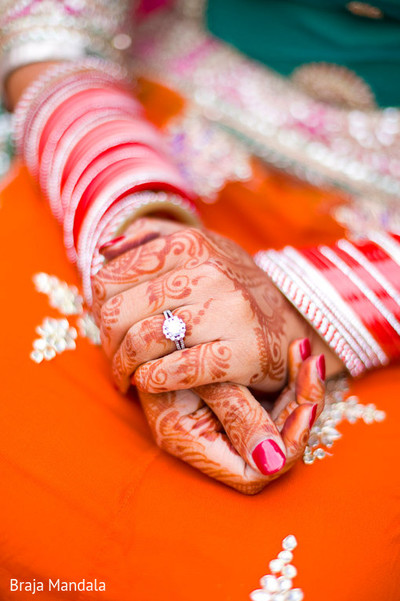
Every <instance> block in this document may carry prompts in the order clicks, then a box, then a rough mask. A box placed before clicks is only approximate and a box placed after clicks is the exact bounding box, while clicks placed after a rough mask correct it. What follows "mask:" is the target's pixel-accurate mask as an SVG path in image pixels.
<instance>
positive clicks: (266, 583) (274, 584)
mask: <svg viewBox="0 0 400 601" xmlns="http://www.w3.org/2000/svg"><path fill="white" fill-rule="evenodd" d="M260 584H261V586H262V587H263V589H265V590H266V591H268V592H269V593H276V592H277V591H278V589H279V586H278V579H277V578H276V577H275V576H272V575H271V574H268V575H267V576H263V577H262V578H261V580H260Z"/></svg>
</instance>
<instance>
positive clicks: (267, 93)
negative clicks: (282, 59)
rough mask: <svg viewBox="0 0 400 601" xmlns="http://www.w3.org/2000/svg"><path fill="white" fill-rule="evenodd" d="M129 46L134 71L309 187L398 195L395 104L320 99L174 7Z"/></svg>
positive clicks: (399, 127)
mask: <svg viewBox="0 0 400 601" xmlns="http://www.w3.org/2000/svg"><path fill="white" fill-rule="evenodd" d="M149 40H151V42H150V43H149ZM134 46H135V47H134V48H133V49H132V53H133V57H134V60H135V64H136V67H135V69H136V70H137V72H138V73H140V74H146V76H148V77H149V78H153V77H154V78H155V79H157V80H159V81H161V82H163V83H165V84H166V85H170V86H173V87H174V88H176V89H178V90H179V91H180V92H181V93H182V94H183V96H185V98H187V99H189V100H190V101H191V102H192V103H193V105H194V106H195V107H196V109H197V110H199V111H200V112H202V114H203V115H204V116H205V117H207V118H208V119H209V120H210V121H213V122H215V123H218V125H219V126H221V125H222V126H224V127H225V128H226V129H227V130H229V131H231V132H232V133H234V134H235V135H236V136H237V137H238V138H239V139H240V140H242V141H243V142H246V143H247V145H248V149H249V151H250V152H251V153H253V154H256V155H257V156H259V157H260V158H262V159H264V160H266V161H267V162H269V163H271V164H273V165H275V166H276V167H278V168H281V169H285V170H289V171H291V172H293V173H294V174H296V175H298V176H300V177H302V178H304V179H306V180H307V181H309V182H311V183H312V184H316V185H321V184H328V185H331V184H334V185H336V186H339V187H341V188H343V189H345V190H350V192H351V193H352V194H354V195H357V196H359V195H362V194H368V196H369V197H371V196H374V197H376V198H379V199H380V200H381V201H383V202H387V201H389V200H394V199H397V197H398V195H399V193H400V163H399V161H398V160H397V157H396V149H397V148H398V146H399V140H400V112H399V111H398V109H396V108H386V109H384V110H372V111H364V112H363V111H360V110H343V109H342V108H337V107H334V106H332V105H329V104H327V103H324V102H317V101H316V100H314V99H313V98H310V97H309V96H308V95H306V94H305V93H304V92H302V91H301V90H299V89H298V88H297V87H296V86H295V85H294V84H293V83H292V82H291V81H290V80H288V79H284V78H283V77H281V76H279V75H278V74H276V73H275V72H273V71H271V70H270V69H268V68H266V67H265V66H264V65H260V64H258V63H257V62H255V61H252V60H250V59H248V58H246V57H244V56H243V55H241V54H240V53H239V52H238V51H236V50H235V49H234V48H232V47H231V46H229V45H227V44H224V43H223V42H221V41H218V40H217V39H216V38H213V37H212V36H210V35H209V34H208V33H207V32H206V31H205V30H204V29H203V28H202V26H201V25H200V24H199V23H198V21H197V20H196V19H185V18H182V17H181V16H180V15H177V14H173V12H171V13H169V14H168V13H167V12H163V13H162V14H161V15H158V16H155V17H154V18H150V19H148V20H146V22H145V23H143V25H141V27H140V28H139V30H138V31H137V37H136V44H134Z"/></svg>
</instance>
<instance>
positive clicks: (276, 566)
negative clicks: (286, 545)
mask: <svg viewBox="0 0 400 601" xmlns="http://www.w3.org/2000/svg"><path fill="white" fill-rule="evenodd" d="M283 565H284V563H283V561H282V560H281V559H273V560H272V561H270V562H269V569H270V570H271V572H272V573H273V574H276V573H277V572H280V571H281V570H282V568H283Z"/></svg>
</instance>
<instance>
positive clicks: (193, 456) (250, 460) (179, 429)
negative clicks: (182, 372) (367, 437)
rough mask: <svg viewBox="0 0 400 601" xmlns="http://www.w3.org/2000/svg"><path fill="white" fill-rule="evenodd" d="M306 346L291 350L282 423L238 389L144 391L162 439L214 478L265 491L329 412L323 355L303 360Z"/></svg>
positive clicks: (278, 413)
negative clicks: (324, 412) (318, 419)
mask: <svg viewBox="0 0 400 601" xmlns="http://www.w3.org/2000/svg"><path fill="white" fill-rule="evenodd" d="M302 347H304V343H303V341H301V340H298V341H295V342H294V343H292V344H291V346H290V349H289V374H290V376H289V384H288V386H287V388H286V389H285V390H284V391H283V392H282V394H281V395H280V397H279V399H278V402H277V403H276V405H275V409H274V415H275V421H273V420H272V418H271V416H270V415H269V414H268V413H267V412H266V411H265V410H264V409H263V408H262V406H261V405H260V404H259V403H258V401H256V399H255V398H254V397H253V396H252V395H251V394H250V392H249V390H248V389H247V388H245V387H244V386H240V385H238V384H232V383H224V384H209V385H206V386H201V387H198V388H196V389H194V390H179V391H176V392H166V393H158V394H151V393H148V392H144V391H139V398H140V401H141V404H142V406H143V409H144V412H145V414H146V417H147V420H148V422H149V425H150V428H151V430H152V433H153V436H154V439H155V441H156V442H157V444H158V445H159V446H160V447H161V448H162V449H164V450H165V451H167V452H168V453H170V454H172V455H175V456H176V457H179V458H180V459H182V460H183V461H186V462H187V463H189V464H190V465H192V466H193V467H195V468H197V469H199V470H200V471H202V472H204V473H205V474H207V475H208V476H210V477H212V478H215V479H216V480H219V481H221V482H223V483H224V484H227V485H228V486H231V487H232V488H235V489H237V490H239V491H240V492H242V493H245V494H256V493H258V492H259V491H261V490H262V489H263V488H264V487H265V486H266V485H267V484H268V483H269V482H271V481H272V480H274V479H276V478H278V477H279V476H281V475H282V474H284V473H285V472H286V471H287V470H289V469H290V468H291V467H292V466H293V465H294V464H295V463H296V461H297V460H298V459H299V458H300V457H301V456H302V455H303V453H304V449H305V446H306V444H307V441H308V437H309V433H310V428H311V426H312V424H313V422H314V421H315V419H316V417H317V416H318V415H319V414H320V413H321V411H322V409H323V405H324V383H323V380H322V379H321V377H320V375H319V374H320V373H321V369H322V368H323V357H322V359H321V356H319V357H309V358H307V359H306V360H305V361H303V358H302V357H303V356H304V350H303V348H302ZM322 375H323V374H322Z"/></svg>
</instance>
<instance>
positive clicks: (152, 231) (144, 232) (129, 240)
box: [99, 217, 187, 261]
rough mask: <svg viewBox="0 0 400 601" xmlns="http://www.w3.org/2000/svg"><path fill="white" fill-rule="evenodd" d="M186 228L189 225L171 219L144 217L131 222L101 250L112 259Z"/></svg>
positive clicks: (100, 250) (108, 259)
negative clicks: (122, 232) (121, 233)
mask: <svg viewBox="0 0 400 601" xmlns="http://www.w3.org/2000/svg"><path fill="white" fill-rule="evenodd" d="M185 228H187V225H184V224H182V223H178V222H176V221H171V220H170V219H156V218H153V217H142V218H140V219H136V220H135V221H134V222H133V223H131V224H130V225H129V226H128V227H127V228H126V229H125V231H124V234H123V235H122V236H119V237H118V238H115V239H113V240H110V241H109V242H106V243H105V244H103V246H102V247H101V248H100V249H99V252H100V253H101V254H102V255H103V256H104V257H105V259H106V260H107V261H111V260H112V259H115V258H116V257H118V256H119V255H121V254H123V253H125V252H128V251H129V250H132V249H134V248H137V247H138V246H142V245H144V244H147V243H148V242H151V241H152V240H155V239H156V238H158V237H159V236H169V235H170V234H174V233H175V232H177V231H180V230H182V229H185Z"/></svg>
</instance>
